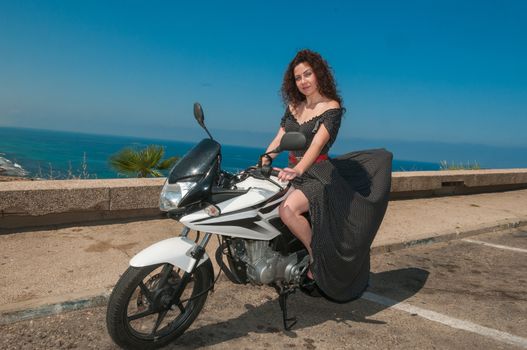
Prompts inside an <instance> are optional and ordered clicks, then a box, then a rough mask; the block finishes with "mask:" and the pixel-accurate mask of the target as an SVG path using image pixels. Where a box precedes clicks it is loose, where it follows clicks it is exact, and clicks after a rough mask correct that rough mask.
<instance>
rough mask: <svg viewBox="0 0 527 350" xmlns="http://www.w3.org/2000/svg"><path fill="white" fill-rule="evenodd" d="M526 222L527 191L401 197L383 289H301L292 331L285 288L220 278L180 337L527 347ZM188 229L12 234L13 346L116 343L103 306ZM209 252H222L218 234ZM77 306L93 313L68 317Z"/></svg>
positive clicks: (226, 342) (4, 295)
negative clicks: (345, 297) (129, 270)
mask: <svg viewBox="0 0 527 350" xmlns="http://www.w3.org/2000/svg"><path fill="white" fill-rule="evenodd" d="M526 225H527V190H521V191H510V192H503V193H493V194H478V195H470V196H452V197H440V198H428V199H414V200H401V201H392V202H390V205H389V208H388V212H387V215H386V218H385V220H384V222H383V224H382V226H381V228H380V230H379V233H378V235H377V237H376V239H375V241H374V244H373V247H372V251H373V253H374V255H373V257H372V285H371V287H370V289H369V290H368V293H366V294H365V295H364V297H363V298H362V299H360V300H358V301H355V302H352V303H348V304H344V305H342V304H333V303H330V302H328V301H325V300H323V299H312V298H309V297H307V296H304V295H301V294H297V295H295V296H293V297H292V298H291V301H290V312H291V313H292V314H295V313H296V314H298V315H301V317H300V318H299V323H298V328H297V329H296V330H294V331H293V333H288V332H283V331H282V329H281V315H280V312H279V310H280V309H279V307H278V303H277V301H276V295H275V292H274V290H273V289H271V288H269V287H266V286H262V287H247V286H245V287H243V286H235V285H232V284H230V283H229V282H227V281H225V280H223V279H220V282H219V284H218V286H217V288H216V291H215V292H214V293H213V294H211V295H210V297H209V299H208V301H207V304H206V306H205V309H204V311H202V313H201V315H200V317H198V319H197V321H196V322H195V324H194V325H193V326H192V328H191V329H189V331H188V332H187V333H186V334H185V335H184V336H183V337H182V338H181V339H180V340H179V341H178V342H177V343H178V344H180V345H184V348H196V347H201V346H205V347H212V348H220V349H221V348H233V347H234V348H244V347H250V348H254V347H255V346H256V347H257V348H258V347H260V348H287V347H299V348H308V349H314V348H329V347H330V346H331V348H351V347H353V348H379V347H380V348H388V347H390V348H393V347H395V348H408V347H418V348H434V347H437V348H494V349H500V348H503V349H505V348H515V347H518V348H522V347H523V348H527V340H526V339H527V333H526V332H525V330H526V329H527V324H526V321H525V316H524V315H526V314H527V305H526V300H525V295H526V292H527V282H526V278H525V276H526V275H527V274H526V272H527V265H526V262H527V259H526V257H527V255H526V251H527V234H526V233H525V231H523V227H526ZM515 227H516V228H519V229H515V230H506V229H507V228H515ZM180 229H181V226H180V225H179V224H178V223H177V222H174V221H172V220H149V221H141V222H128V223H114V224H104V225H91V226H76V227H63V228H51V229H46V230H40V231H32V232H23V233H15V234H7V235H2V236H0V324H4V325H3V326H1V328H0V331H1V335H0V344H3V345H2V348H13V349H16V348H17V347H16V346H17V344H18V345H20V344H25V345H24V346H22V347H21V348H56V346H57V344H59V343H57V342H62V343H61V344H59V345H60V347H63V346H64V347H65V346H66V345H67V346H71V347H78V348H89V347H90V346H91V345H94V347H97V348H112V345H111V343H110V340H109V338H108V336H107V335H106V331H105V329H104V308H103V307H97V306H99V305H104V303H105V301H106V298H107V295H108V294H109V292H110V291H111V288H112V287H113V285H114V284H115V282H116V281H117V279H118V278H119V275H120V274H122V272H123V271H124V270H125V269H126V267H127V263H128V260H129V259H130V258H131V257H132V256H133V255H134V254H135V253H137V252H138V251H140V250H141V249H142V248H144V247H146V246H148V245H150V244H151V243H153V242H156V241H159V240H161V239H164V238H168V237H172V236H174V235H177V233H178V232H179V230H180ZM431 243H435V244H431ZM511 248H513V249H511ZM208 250H209V255H212V253H213V251H214V250H215V241H212V242H211V244H210V247H209V248H208ZM216 271H217V267H216ZM86 308H88V309H86ZM74 309H83V310H80V311H73V312H67V313H66V312H64V311H70V310H74ZM49 315H50V316H49ZM24 327H26V328H24ZM27 327H29V328H27ZM23 329H26V330H25V331H24V330H23ZM28 329H29V330H32V331H28ZM79 330H82V331H80V332H79ZM65 332H66V333H65ZM79 333H81V334H79ZM39 334H40V335H39ZM40 337H41V338H40ZM16 339H19V340H21V339H22V340H24V341H22V342H20V341H18V342H17V341H16ZM26 340H27V341H26ZM255 344H259V345H255ZM4 345H5V346H4ZM462 345H465V346H462ZM19 348H20V347H19ZM169 348H170V347H169Z"/></svg>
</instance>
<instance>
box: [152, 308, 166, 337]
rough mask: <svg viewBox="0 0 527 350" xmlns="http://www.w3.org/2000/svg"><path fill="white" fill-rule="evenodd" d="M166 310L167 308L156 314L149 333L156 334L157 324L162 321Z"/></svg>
mask: <svg viewBox="0 0 527 350" xmlns="http://www.w3.org/2000/svg"><path fill="white" fill-rule="evenodd" d="M167 312H168V310H163V311H161V312H160V313H159V314H158V315H157V321H156V324H155V325H154V329H152V333H151V334H150V335H155V334H156V332H157V329H158V328H159V325H160V324H161V322H163V319H164V318H165V316H166V314H167Z"/></svg>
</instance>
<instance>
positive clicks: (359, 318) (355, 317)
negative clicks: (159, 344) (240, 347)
mask: <svg viewBox="0 0 527 350" xmlns="http://www.w3.org/2000/svg"><path fill="white" fill-rule="evenodd" d="M428 274H429V273H428V271H426V270H423V269H419V268H405V269H397V270H391V271H385V272H380V273H372V274H371V275H370V285H371V286H370V287H369V288H368V291H370V292H373V293H376V294H381V295H383V296H385V297H389V298H391V299H393V300H395V301H397V302H402V301H404V300H406V299H408V298H410V297H411V296H413V295H414V294H416V293H417V292H418V291H419V290H420V289H421V288H422V287H423V286H424V284H425V282H426V280H427V278H428ZM248 288H250V287H248ZM216 302H218V301H216ZM245 308H246V309H247V311H246V312H244V313H243V314H241V315H239V316H238V317H236V318H231V319H228V320H225V321H221V322H217V323H214V324H209V325H206V326H203V327H200V328H196V329H192V330H190V331H188V332H186V333H185V334H184V335H183V336H182V337H181V338H179V339H178V340H177V341H176V342H174V343H173V344H172V345H169V346H168V347H167V349H170V348H172V346H173V347H174V348H178V347H181V346H184V347H185V348H189V349H196V348H200V347H203V346H211V345H215V344H220V343H222V342H225V341H229V340H232V339H236V338H241V337H244V336H246V335H248V334H249V333H277V334H278V333H281V332H283V334H284V335H286V336H289V337H291V338H296V337H297V334H296V333H295V332H296V331H298V330H301V329H303V328H306V327H312V326H316V325H319V324H322V323H325V322H327V321H334V322H336V323H338V324H344V325H346V326H347V327H353V323H354V322H360V323H370V324H379V325H382V324H385V322H384V321H379V320H376V319H375V318H374V316H375V315H376V314H377V313H379V312H381V311H383V310H384V309H386V306H382V305H378V304H375V303H372V302H369V301H366V300H364V299H358V300H355V301H352V302H349V303H347V304H337V303H332V302H330V301H328V300H326V299H324V298H312V297H309V296H306V295H304V294H302V293H301V292H297V293H296V294H294V295H292V296H290V297H289V300H288V311H289V316H290V317H291V316H296V317H297V319H298V323H297V324H296V325H295V326H294V327H293V329H292V331H289V332H286V331H284V330H283V327H282V313H281V311H280V307H279V305H278V300H277V298H275V299H273V300H269V301H267V302H265V303H263V304H262V305H259V306H257V307H255V306H253V305H250V304H246V305H245ZM202 316H205V315H202Z"/></svg>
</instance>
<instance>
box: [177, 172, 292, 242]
mask: <svg viewBox="0 0 527 350" xmlns="http://www.w3.org/2000/svg"><path fill="white" fill-rule="evenodd" d="M272 179H273V180H274V181H276V182H278V181H279V180H278V178H276V177H272ZM282 185H283V183H282ZM236 187H237V188H238V189H244V190H247V192H246V193H244V194H242V195H240V196H238V197H235V198H232V199H229V200H226V201H224V202H221V203H218V204H216V206H217V207H218V209H219V210H220V213H221V214H220V215H219V216H217V217H213V216H210V215H209V214H207V213H206V212H205V210H198V211H196V212H194V213H191V214H188V215H185V216H183V217H182V218H180V219H179V222H181V223H182V224H183V225H185V226H186V227H188V228H190V229H192V230H196V231H203V232H210V233H215V234H220V235H225V236H230V237H240V238H247V239H255V240H263V241H269V240H271V239H273V238H275V237H276V236H278V235H279V234H280V231H279V230H278V229H277V228H276V227H275V226H273V225H272V224H271V223H270V222H269V221H270V220H271V219H272V218H276V217H278V206H279V204H280V203H281V202H282V201H283V200H284V199H285V198H286V197H287V196H288V195H289V194H290V193H291V192H292V191H293V188H291V187H284V188H280V187H278V186H277V185H275V184H273V183H271V182H269V181H267V180H262V179H257V178H254V177H248V178H247V179H245V180H244V181H242V182H239V183H237V184H236Z"/></svg>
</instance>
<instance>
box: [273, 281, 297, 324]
mask: <svg viewBox="0 0 527 350" xmlns="http://www.w3.org/2000/svg"><path fill="white" fill-rule="evenodd" d="M275 288H276V291H277V292H278V302H279V303H280V309H282V318H283V321H284V329H285V330H286V331H290V330H291V328H292V327H293V326H294V325H295V324H296V322H297V319H296V317H290V318H287V297H288V296H289V295H290V294H293V293H294V292H295V289H294V288H284V287H279V286H275ZM288 322H289V325H288V324H287V323H288Z"/></svg>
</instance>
